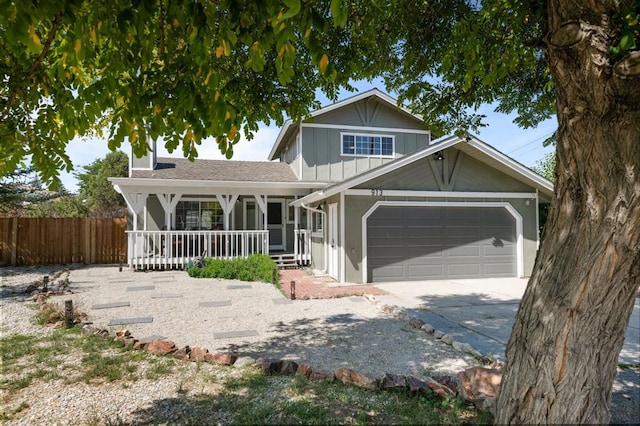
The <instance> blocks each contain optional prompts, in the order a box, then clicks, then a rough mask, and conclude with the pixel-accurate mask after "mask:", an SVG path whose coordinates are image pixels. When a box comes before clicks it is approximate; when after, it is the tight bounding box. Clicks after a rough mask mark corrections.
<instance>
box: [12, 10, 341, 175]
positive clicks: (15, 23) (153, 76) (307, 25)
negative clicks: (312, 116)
mask: <svg viewBox="0 0 640 426" xmlns="http://www.w3.org/2000/svg"><path fill="white" fill-rule="evenodd" d="M0 9H2V14H0V51H2V52H3V55H2V57H1V58H2V59H0V73H1V74H2V79H3V84H2V85H0V138H1V139H2V145H1V146H0V175H6V174H7V173H10V172H12V171H13V170H15V169H16V168H17V167H18V165H19V164H20V163H21V162H22V161H23V160H24V159H25V158H28V157H30V158H31V160H32V164H33V165H34V167H35V168H36V169H37V170H38V172H39V173H40V175H41V177H42V180H43V181H44V182H46V183H50V184H54V185H55V184H58V183H59V179H58V170H61V169H66V170H71V168H72V164H71V161H70V159H69V157H68V156H67V154H66V152H65V147H66V145H67V143H68V142H69V141H70V140H71V139H72V138H74V137H76V136H77V135H80V136H90V135H92V134H95V133H98V134H100V133H101V132H102V129H103V128H104V129H106V131H107V137H108V140H109V147H110V148H111V149H116V148H118V147H120V146H121V145H122V143H123V142H125V141H128V143H130V144H131V146H132V147H133V151H134V152H135V153H136V155H138V156H140V155H143V154H144V153H145V152H146V151H147V150H148V149H149V146H147V136H151V137H152V138H154V139H155V138H162V139H163V140H164V141H166V146H167V148H168V149H169V151H173V150H174V149H176V148H178V147H180V146H181V147H182V150H183V153H184V155H185V156H186V157H188V158H190V159H193V158H195V157H196V156H197V152H198V145H199V144H200V143H201V142H202V140H203V139H204V138H205V137H209V136H213V137H215V138H216V141H217V143H218V146H219V148H220V150H221V151H222V152H223V153H225V154H226V155H227V157H231V156H232V155H233V145H234V144H235V143H237V142H238V141H239V139H240V133H241V131H244V133H245V135H246V136H247V138H249V139H250V138H251V136H252V133H253V132H255V131H256V130H257V129H258V125H259V123H262V122H264V123H270V122H272V121H275V122H276V123H277V124H282V122H283V120H284V118H285V117H286V116H287V115H288V116H290V117H293V118H300V117H302V116H304V115H305V114H306V113H307V111H308V110H309V109H310V108H312V107H315V106H317V101H316V100H315V89H316V88H318V87H319V88H322V89H323V90H324V91H325V92H326V93H327V94H328V95H329V96H330V97H335V93H336V87H337V85H338V84H339V83H341V82H342V83H347V82H348V79H349V77H350V76H349V75H348V74H346V73H345V72H348V71H349V69H338V68H336V66H335V65H334V63H335V61H329V56H328V51H327V50H326V49H325V47H326V46H330V45H331V43H328V44H327V40H326V36H325V34H327V33H328V30H329V29H330V27H331V26H332V25H344V24H345V21H346V19H347V12H348V10H347V9H346V3H344V2H342V1H339V0H331V1H329V0H327V1H317V2H311V3H309V4H306V3H305V7H304V8H302V2H301V0H284V1H282V2H280V1H277V0H266V1H261V2H255V1H253V0H223V1H218V2H199V1H195V2H169V1H166V0H154V1H133V2H131V1H121V0H115V1H86V0H69V1H64V2H60V1H57V0H43V1H39V2H37V3H30V2H14V1H8V0H0ZM340 37H341V35H340V34H338V35H337V36H336V38H334V39H333V40H334V41H335V42H336V43H338V42H340V41H341V38H340ZM338 76H340V78H338ZM294 77H295V78H294Z"/></svg>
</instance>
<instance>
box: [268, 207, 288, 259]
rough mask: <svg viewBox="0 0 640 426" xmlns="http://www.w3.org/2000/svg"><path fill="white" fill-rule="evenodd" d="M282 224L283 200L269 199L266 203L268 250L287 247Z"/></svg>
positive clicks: (283, 222) (283, 224)
mask: <svg viewBox="0 0 640 426" xmlns="http://www.w3.org/2000/svg"><path fill="white" fill-rule="evenodd" d="M284 226H285V221H284V200H270V201H269V202H268V203H267V229H268V230H269V250H286V249H287V244H286V238H285V229H284Z"/></svg>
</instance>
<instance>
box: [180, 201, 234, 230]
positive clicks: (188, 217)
mask: <svg viewBox="0 0 640 426" xmlns="http://www.w3.org/2000/svg"><path fill="white" fill-rule="evenodd" d="M223 224H224V216H223V212H222V207H220V203H218V202H217V201H180V202H179V203H178V205H177V206H176V229H178V230H187V231H190V230H197V229H222V227H223Z"/></svg>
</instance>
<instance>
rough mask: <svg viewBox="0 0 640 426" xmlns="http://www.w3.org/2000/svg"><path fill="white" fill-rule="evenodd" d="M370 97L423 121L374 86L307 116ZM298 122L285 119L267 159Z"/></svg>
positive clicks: (316, 115) (273, 153)
mask: <svg viewBox="0 0 640 426" xmlns="http://www.w3.org/2000/svg"><path fill="white" fill-rule="evenodd" d="M371 97H376V98H377V99H379V100H380V101H381V102H383V103H386V104H388V105H389V106H391V107H393V108H397V109H398V111H401V112H402V113H403V114H406V115H407V116H409V117H411V118H413V119H416V120H418V121H420V122H423V118H422V116H420V115H417V114H413V113H411V111H409V110H408V109H407V108H404V107H402V106H399V105H398V101H397V100H396V99H394V98H392V97H391V96H389V95H387V94H386V93H384V92H382V91H380V90H378V89H375V88H374V89H371V90H367V91H366V92H362V93H359V94H357V95H354V96H351V97H350V98H347V99H343V100H341V101H338V102H336V103H333V104H331V105H328V106H326V107H323V108H320V109H318V110H315V111H313V112H311V113H310V114H309V117H310V118H314V117H318V116H320V115H322V114H326V113H328V112H331V111H334V110H336V109H339V108H342V107H345V106H347V105H349V104H353V103H356V102H359V101H361V100H363V99H367V98H371ZM299 124H300V123H298V122H296V123H294V122H293V121H292V120H291V119H289V120H287V121H285V123H284V125H283V126H282V128H281V129H280V133H278V137H277V138H276V141H275V143H274V144H273V147H272V148H271V152H270V153H269V157H268V159H269V160H274V159H276V158H277V157H278V155H280V151H281V150H282V149H283V148H284V147H283V146H282V145H283V143H284V141H285V140H286V139H287V136H288V135H289V134H291V132H293V131H295V130H296V129H297V128H298V126H299Z"/></svg>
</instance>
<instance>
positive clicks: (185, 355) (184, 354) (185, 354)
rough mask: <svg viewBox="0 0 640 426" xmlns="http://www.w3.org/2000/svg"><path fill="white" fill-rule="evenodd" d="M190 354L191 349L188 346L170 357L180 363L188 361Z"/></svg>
mask: <svg viewBox="0 0 640 426" xmlns="http://www.w3.org/2000/svg"><path fill="white" fill-rule="evenodd" d="M190 352H191V348H189V346H185V347H184V348H182V349H178V350H177V351H175V352H174V353H173V354H171V356H173V357H174V358H175V359H179V360H181V361H189V353H190Z"/></svg>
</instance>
